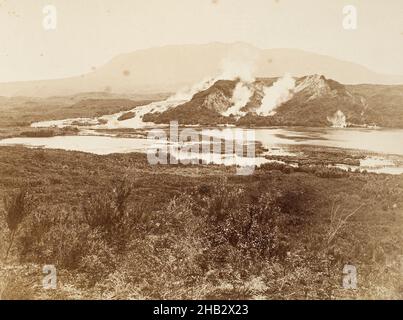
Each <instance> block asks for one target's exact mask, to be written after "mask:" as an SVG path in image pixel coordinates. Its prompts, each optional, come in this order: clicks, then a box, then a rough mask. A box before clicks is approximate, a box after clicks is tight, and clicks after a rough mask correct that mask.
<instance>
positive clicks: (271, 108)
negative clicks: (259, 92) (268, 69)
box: [257, 74, 295, 116]
mask: <svg viewBox="0 0 403 320" xmlns="http://www.w3.org/2000/svg"><path fill="white" fill-rule="evenodd" d="M294 88H295V79H294V78H293V77H291V75H290V74H286V75H285V76H284V77H283V78H281V79H279V80H277V81H276V82H275V83H274V84H273V85H272V86H271V87H266V88H265V89H264V97H263V99H262V105H261V107H260V108H259V109H258V110H257V113H258V114H260V115H263V116H270V115H273V114H275V109H276V108H277V107H279V106H280V105H281V104H282V103H284V102H286V101H288V100H289V99H291V98H292V96H293V90H294Z"/></svg>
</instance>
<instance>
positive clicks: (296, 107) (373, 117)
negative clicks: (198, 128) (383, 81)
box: [143, 75, 403, 128]
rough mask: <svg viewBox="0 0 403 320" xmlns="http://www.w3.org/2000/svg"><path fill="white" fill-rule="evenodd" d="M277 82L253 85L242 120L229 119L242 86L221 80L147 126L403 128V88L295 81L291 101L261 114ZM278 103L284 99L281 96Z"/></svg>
mask: <svg viewBox="0 0 403 320" xmlns="http://www.w3.org/2000/svg"><path fill="white" fill-rule="evenodd" d="M278 81H279V79H278V78H262V79H258V80H256V81H255V82H253V83H252V84H250V85H249V90H250V92H249V93H248V97H247V99H246V100H244V101H243V105H241V106H240V108H239V111H238V113H237V114H235V115H234V114H226V111H227V110H229V109H230V108H231V107H232V106H233V105H234V103H236V102H234V90H236V87H237V85H238V83H240V82H239V80H234V81H229V80H219V81H217V82H216V83H214V84H213V85H212V86H211V87H210V88H208V89H207V90H204V91H201V92H198V93H196V94H195V95H194V96H193V98H192V99H191V100H190V101H188V102H186V103H184V104H181V105H178V106H176V107H174V108H170V109H168V110H166V111H164V112H154V113H149V114H147V115H145V116H144V119H143V120H144V121H146V122H155V123H169V122H170V121H179V123H180V124H188V125H194V124H203V125H216V124H236V125H240V126H248V127H253V126H285V125H287V126H319V127H322V126H331V125H334V123H333V122H332V121H333V120H332V119H333V118H334V117H337V116H339V117H342V120H343V123H344V122H345V125H348V126H373V125H377V126H381V127H400V128H401V127H403V86H384V85H343V84H341V83H339V82H337V81H334V80H332V79H327V78H326V77H324V76H323V75H310V76H304V77H300V78H296V79H293V81H294V83H293V85H294V86H293V88H292V89H291V90H290V93H289V94H288V96H287V97H285V98H284V97H283V100H281V99H280V100H276V101H278V103H277V105H276V106H275V108H274V109H273V111H272V113H271V114H262V113H261V110H262V104H263V100H264V97H265V93H264V90H265V89H264V88H270V87H272V88H273V87H276V84H275V83H278ZM273 84H274V85H273ZM276 94H277V95H278V97H281V95H284V92H281V90H280V91H279V92H278V93H276ZM329 119H330V120H329Z"/></svg>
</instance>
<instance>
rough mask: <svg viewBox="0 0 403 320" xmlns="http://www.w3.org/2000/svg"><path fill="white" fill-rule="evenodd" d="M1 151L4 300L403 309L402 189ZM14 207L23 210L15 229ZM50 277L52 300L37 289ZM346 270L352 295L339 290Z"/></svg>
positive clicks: (360, 180)
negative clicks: (352, 270) (373, 303)
mask: <svg viewBox="0 0 403 320" xmlns="http://www.w3.org/2000/svg"><path fill="white" fill-rule="evenodd" d="M1 149H2V153H0V170H1V171H0V172H1V179H0V192H1V194H2V195H5V196H7V198H8V199H14V202H12V201H11V202H10V201H8V203H9V205H7V206H3V209H2V213H3V214H2V217H1V218H0V226H1V229H0V230H1V231H0V237H1V239H0V240H1V241H2V242H1V243H2V245H1V246H0V254H1V257H4V256H5V254H6V250H7V249H8V245H9V244H10V243H11V242H10V239H11V238H10V237H11V234H12V233H13V230H17V229H15V228H14V227H15V225H18V230H17V231H16V232H15V235H14V238H15V240H13V243H11V249H10V254H9V257H8V259H7V260H4V259H3V262H2V264H1V265H0V266H1V269H0V270H1V274H0V286H2V287H0V293H1V294H2V297H3V298H21V297H22V298H46V297H50V298H56V299H58V298H59V299H60V298H63V299H64V298H114V299H119V298H132V299H138V298H154V299H156V298H162V299H168V298H171V299H172V298H173V299H176V298H200V299H206V298H224V299H227V298H235V299H245V298H246V299H257V298H279V299H290V298H296V299H306V298H314V299H325V298H351V297H353V298H354V297H361V298H374V297H378V298H399V297H401V294H402V291H401V289H402V287H401V285H402V283H401V282H400V281H401V273H400V272H401V270H400V264H399V263H400V260H399V254H401V243H402V240H403V235H402V233H401V228H402V225H403V215H402V210H401V208H402V207H403V200H402V199H403V197H402V195H403V181H402V177H392V176H383V175H379V176H378V175H371V174H367V175H363V174H359V173H346V174H345V175H343V176H340V177H338V179H329V178H323V177H320V175H315V174H312V172H296V171H286V170H285V169H281V168H276V167H269V166H267V167H263V168H261V169H259V170H257V171H256V172H255V174H254V175H252V176H245V177H242V176H235V175H233V172H234V171H231V170H233V168H224V167H219V166H199V167H192V166H179V165H178V166H176V167H175V166H158V167H152V166H149V165H148V163H147V161H146V158H145V156H144V155H137V154H131V155H110V156H95V155H90V154H84V153H76V152H65V151H56V150H54V151H50V150H49V151H44V150H29V149H24V148H16V147H7V148H6V147H4V148H1ZM279 169H281V170H279ZM20 190H22V191H20ZM21 195H23V196H21ZM15 199H17V200H18V199H19V200H18V201H15ZM10 203H20V206H22V207H24V208H27V210H25V209H24V214H23V215H22V216H21V217H20V218H18V219H17V220H13V221H14V222H16V223H14V224H13V223H11V224H10V223H9V222H10V221H11V220H9V219H7V217H8V216H10V217H11V216H14V215H13V214H11V215H10V213H12V212H13V210H14V209H12V208H18V206H17V207H16V206H14V207H13V206H12V205H10ZM0 210H1V209H0ZM17 211H19V210H17ZM14 212H16V210H14ZM13 228H14V229H13ZM45 264H53V265H55V266H56V267H57V270H58V289H56V290H44V289H43V288H42V287H41V286H40V279H41V276H42V266H43V265H45ZM345 264H353V265H355V266H356V267H357V269H358V272H359V283H358V289H357V290H345V289H343V288H342V287H341V283H342V277H343V274H342V271H343V266H344V265H345Z"/></svg>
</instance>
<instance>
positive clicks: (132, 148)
mask: <svg viewBox="0 0 403 320" xmlns="http://www.w3.org/2000/svg"><path fill="white" fill-rule="evenodd" d="M193 129H195V130H199V131H200V129H197V128H193ZM215 130H219V132H222V130H234V131H235V130H240V129H238V128H226V129H222V128H219V129H215ZM241 130H243V131H244V132H254V137H255V138H254V139H255V141H258V142H261V143H262V145H263V147H265V148H267V149H268V150H269V151H268V152H267V154H269V155H290V156H293V153H292V152H289V151H288V149H287V147H289V146H298V145H311V146H320V147H335V148H341V149H356V150H361V151H364V152H367V153H368V157H367V158H366V159H363V160H362V162H361V167H362V168H363V169H366V170H368V171H372V172H383V173H390V174H401V173H403V166H402V165H401V164H400V161H399V164H397V163H396V162H395V161H392V160H391V158H392V159H395V158H396V157H397V158H399V159H400V158H401V157H400V156H403V130H402V129H396V130H390V129H357V128H347V129H336V128H257V129H241ZM82 134H84V133H82ZM6 145H24V146H27V147H33V148H38V147H39V148H49V149H63V150H69V151H82V152H89V153H94V154H100V155H106V154H111V153H130V152H147V150H149V149H150V148H153V147H155V141H154V140H151V139H141V138H130V137H124V138H123V137H113V136H110V135H108V136H102V135H99V133H96V134H95V132H94V135H91V130H86V131H85V135H78V136H56V137H49V138H25V137H17V138H9V139H3V140H0V146H6ZM374 153H375V154H376V155H374ZM177 156H178V157H179V158H185V157H186V156H187V155H184V154H180V153H179V154H177ZM204 156H205V155H200V158H205V157H204ZM189 157H192V158H193V157H195V155H194V154H191V155H189ZM249 160H250V159H249ZM239 161H241V162H244V161H245V158H244V159H239V157H234V156H233V155H228V154H227V155H222V156H221V157H220V159H218V158H217V157H214V159H213V160H211V162H212V163H219V164H226V165H231V164H236V163H239ZM249 162H250V161H249ZM264 162H268V160H265V159H264V158H262V157H261V158H256V159H255V162H254V163H255V164H257V165H259V164H261V163H264ZM339 167H342V166H339ZM345 168H346V169H347V167H345Z"/></svg>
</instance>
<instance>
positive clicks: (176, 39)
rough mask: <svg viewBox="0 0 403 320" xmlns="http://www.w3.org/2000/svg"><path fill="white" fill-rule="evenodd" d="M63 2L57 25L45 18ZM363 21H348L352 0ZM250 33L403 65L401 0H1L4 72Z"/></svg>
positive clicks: (40, 74)
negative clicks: (347, 26) (351, 26)
mask: <svg viewBox="0 0 403 320" xmlns="http://www.w3.org/2000/svg"><path fill="white" fill-rule="evenodd" d="M47 4H52V5H54V6H55V7H56V9H57V18H58V20H57V28H56V30H52V31H46V30H45V29H44V28H43V26H42V21H43V18H44V16H45V15H44V14H43V12H42V10H43V7H44V6H45V5H47ZM349 4H352V5H355V6H356V7H357V9H358V29H357V30H348V31H347V30H344V29H343V27H342V20H343V12H342V9H343V7H344V6H345V5H349ZM212 41H220V42H235V41H244V42H249V43H251V44H253V45H256V46H258V47H260V48H299V49H304V50H308V51H312V52H316V53H322V54H326V55H330V56H333V57H336V58H340V59H344V60H349V61H353V62H358V63H361V64H363V65H365V66H368V67H369V68H371V69H372V70H375V71H379V72H383V73H392V74H403V2H402V0H387V1H385V0H46V1H43V0H0V81H14V80H33V79H45V78H56V77H65V76H71V75H77V74H80V73H83V72H87V71H90V70H91V68H92V67H97V66H100V65H102V64H103V63H105V62H107V61H108V60H109V59H111V58H112V57H113V56H115V55H117V54H120V53H124V52H129V51H133V50H136V49H142V48H148V47H153V46H162V45H167V44H188V43H207V42H212Z"/></svg>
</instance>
